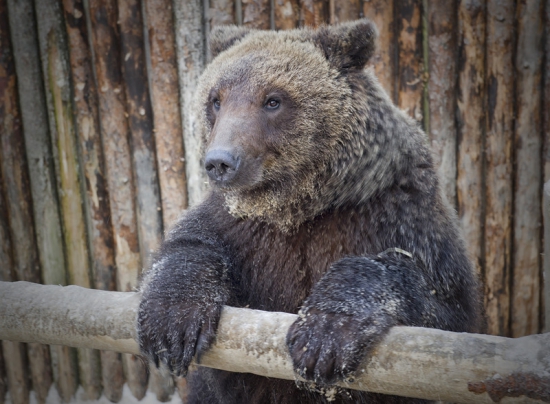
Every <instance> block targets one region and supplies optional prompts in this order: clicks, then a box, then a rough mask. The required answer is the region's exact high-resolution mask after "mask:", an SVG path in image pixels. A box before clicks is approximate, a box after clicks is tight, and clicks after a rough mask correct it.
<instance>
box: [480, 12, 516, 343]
mask: <svg viewBox="0 0 550 404" xmlns="http://www.w3.org/2000/svg"><path fill="white" fill-rule="evenodd" d="M514 7H515V5H514V1H489V2H488V3H487V38H486V41H487V51H486V58H487V62H486V68H487V71H486V77H487V78H486V83H487V84H486V86H487V88H486V91H487V93H486V94H487V114H486V123H485V125H486V140H485V147H484V150H485V176H486V177H485V191H484V192H485V204H486V205H485V206H486V208H485V218H484V231H485V236H484V237H483V240H484V241H483V243H484V245H483V251H484V257H483V258H482V260H483V262H484V263H485V264H484V265H485V267H484V284H485V307H486V310H487V319H488V332H489V333H490V334H495V335H509V326H510V318H509V310H510V281H511V270H512V260H511V259H512V221H511V217H512V183H513V180H512V170H513V167H512V145H513V137H514V132H513V130H514V129H513V128H514V126H513V125H514V71H513V53H514V49H513V35H514V24H515V22H514Z"/></svg>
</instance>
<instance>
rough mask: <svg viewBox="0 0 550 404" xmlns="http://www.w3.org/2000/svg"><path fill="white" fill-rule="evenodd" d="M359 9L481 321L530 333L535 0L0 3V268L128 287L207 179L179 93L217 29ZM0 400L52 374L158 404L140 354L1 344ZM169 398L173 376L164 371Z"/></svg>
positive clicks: (546, 168) (62, 386)
mask: <svg viewBox="0 0 550 404" xmlns="http://www.w3.org/2000/svg"><path fill="white" fill-rule="evenodd" d="M362 16H366V17H369V18H371V19H373V20H374V21H375V22H376V24H377V25H378V27H379V31H380V40H379V50H378V52H377V54H376V55H375V57H374V60H373V65H374V68H375V70H376V72H377V74H378V77H379V78H380V81H381V83H382V85H383V86H384V87H385V88H386V90H387V91H388V93H389V94H390V96H391V97H392V98H393V100H394V101H395V102H396V103H397V104H398V105H399V106H400V107H401V108H403V109H404V110H406V111H408V113H409V114H410V115H411V116H413V117H414V118H415V119H417V120H419V121H421V123H422V125H423V126H424V128H425V129H426V132H427V134H428V137H429V140H430V142H431V144H432V146H433V149H434V152H435V156H436V160H437V164H438V167H439V171H440V174H441V178H442V186H443V189H444V192H445V194H446V195H447V197H448V198H449V200H450V201H451V203H454V204H455V205H456V208H457V211H458V216H459V219H460V222H461V224H462V227H463V230H464V232H465V235H466V238H467V241H468V248H469V251H470V253H471V256H472V258H473V259H474V261H475V263H476V266H477V269H478V271H479V273H480V276H481V277H482V279H483V280H484V283H485V292H486V293H485V295H486V297H485V302H486V308H487V315H488V332H489V333H490V334H495V335H502V336H512V337H519V336H523V335H528V334H533V333H538V332H540V331H541V330H542V327H543V325H544V324H543V322H544V316H543V310H542V308H543V307H544V302H543V293H542V285H543V276H542V256H541V254H542V252H543V251H542V213H541V212H542V184H543V181H546V180H549V179H550V77H549V73H550V32H549V31H550V0H516V1H512V0H460V1H459V0H451V1H443V0H441V1H436V0H433V1H429V0H399V1H398V0H394V1H383V0H370V1H367V0H365V1H362V0H350V1H340V0H210V1H208V0H204V1H199V0H174V1H173V2H172V0H143V1H138V0H117V1H115V0H87V1H83V0H34V1H33V0H0V142H1V146H0V173H1V189H0V191H1V192H0V263H1V264H0V280H2V281H14V280H26V281H32V282H38V283H44V284H56V285H66V284H75V285H79V286H83V287H88V288H90V287H92V288H97V289H103V290H120V291H129V290H132V289H133V288H134V287H135V286H136V284H137V280H138V277H139V274H140V272H141V270H142V268H146V266H147V261H148V257H149V256H150V253H151V251H152V250H154V248H155V246H156V245H157V244H158V242H159V240H160V239H161V237H162V234H163V230H164V229H166V228H167V227H168V226H169V224H170V223H172V222H173V221H174V220H175V219H176V217H177V216H178V214H179V213H180V212H181V211H182V210H183V209H185V208H186V207H187V206H188V205H192V204H195V203H197V202H198V201H200V199H201V197H202V195H203V193H204V191H205V189H206V185H205V183H206V177H205V176H204V174H203V170H202V169H201V167H200V156H199V154H198V139H197V138H196V137H195V135H194V131H193V127H194V120H193V117H192V116H191V115H190V112H189V111H190V109H189V108H188V106H189V103H190V102H191V98H192V96H193V92H194V90H195V87H196V82H197V78H198V76H199V75H200V73H201V71H202V70H203V68H204V66H205V64H206V63H207V62H208V60H209V51H208V42H207V37H208V33H209V31H210V29H211V28H212V27H213V26H215V25H220V24H231V23H236V24H242V25H246V26H249V27H253V28H259V29H288V28H294V27H299V26H316V25H319V24H324V23H330V24H332V23H338V22H341V21H346V20H353V19H357V18H360V17H362ZM2 348H3V349H0V404H2V403H3V402H4V399H5V394H6V390H7V389H9V391H10V397H11V401H12V402H13V403H14V404H19V403H26V402H28V397H29V391H30V390H31V389H32V390H34V393H35V396H36V397H37V399H38V402H43V401H44V400H45V397H46V395H47V394H48V391H49V389H50V388H51V387H52V384H55V387H56V388H57V391H58V392H59V394H60V396H61V398H62V399H63V400H64V401H69V400H70V399H71V397H72V396H73V395H74V394H75V391H76V389H77V388H78V386H79V385H80V386H82V388H83V390H84V393H85V396H86V397H87V398H89V399H94V398H97V397H99V396H100V395H101V394H104V395H105V396H106V397H107V398H108V399H110V400H111V401H114V402H116V401H118V400H120V398H121V394H122V386H123V384H124V383H127V384H128V386H129V387H130V390H131V392H132V394H133V395H134V396H135V397H137V398H140V397H143V396H144V394H145V392H146V388H147V385H148V386H149V389H151V390H152V391H154V392H155V394H156V395H157V398H158V399H159V400H160V401H166V400H168V399H169V397H170V396H171V395H172V394H173V392H174V383H173V381H172V380H171V379H169V378H163V377H162V376H161V375H160V374H159V373H158V372H156V371H154V370H152V371H151V373H150V374H148V373H147V371H146V368H145V366H144V364H143V363H142V362H141V361H140V360H139V359H138V358H136V357H135V356H131V355H127V354H123V355H120V354H117V353H113V352H98V351H93V350H89V349H82V348H79V349H77V350H75V349H73V348H67V347H59V346H52V347H47V346H43V345H38V344H21V343H14V342H6V341H4V342H2ZM175 384H176V386H177V387H178V391H179V392H180V394H181V395H182V396H184V395H185V380H184V379H180V380H176V382H175Z"/></svg>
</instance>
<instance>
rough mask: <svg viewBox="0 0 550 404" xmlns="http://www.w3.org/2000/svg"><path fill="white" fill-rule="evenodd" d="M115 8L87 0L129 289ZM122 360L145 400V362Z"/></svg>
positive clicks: (122, 282)
mask: <svg viewBox="0 0 550 404" xmlns="http://www.w3.org/2000/svg"><path fill="white" fill-rule="evenodd" d="M117 14H118V12H117V7H116V2H115V1H114V0H91V1H90V2H89V15H90V21H91V26H92V43H93V49H94V51H95V59H94V66H95V76H96V79H97V86H98V90H99V91H98V102H99V103H98V105H99V115H100V131H101V137H102V147H103V154H104V156H105V168H106V174H107V186H108V189H109V206H110V211H111V215H110V216H111V223H112V226H113V234H114V239H115V262H116V267H117V289H118V290H121V291H127V290H132V289H133V288H134V287H135V286H136V285H137V279H138V276H139V273H140V269H141V260H140V251H139V241H138V229H137V220H136V210H135V209H136V207H135V192H134V180H133V173H132V161H131V152H130V143H129V139H128V136H129V129H128V122H127V114H126V95H125V94H126V92H125V90H124V83H123V79H122V72H121V69H120V68H121V64H122V58H121V55H120V52H119V46H120V43H119V39H120V34H119V29H118V25H117V20H118V15H117ZM123 365H124V372H125V377H126V381H127V383H128V387H129V388H130V390H131V391H132V394H133V395H134V396H135V397H136V398H137V399H138V400H141V399H142V398H143V397H144V396H145V392H146V386H147V371H146V366H145V365H144V364H143V363H142V362H140V361H138V360H135V358H132V357H131V356H128V355H124V356H123Z"/></svg>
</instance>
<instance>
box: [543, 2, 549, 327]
mask: <svg viewBox="0 0 550 404" xmlns="http://www.w3.org/2000/svg"><path fill="white" fill-rule="evenodd" d="M543 7H544V10H543V15H544V38H545V39H544V49H543V52H544V66H543V69H542V73H543V83H544V87H543V92H544V93H543V109H542V118H543V123H544V126H543V142H544V144H543V154H542V156H543V173H544V181H548V180H550V0H545V1H544V5H543ZM547 279H548V278H547ZM548 321H550V319H548V320H547V323H548Z"/></svg>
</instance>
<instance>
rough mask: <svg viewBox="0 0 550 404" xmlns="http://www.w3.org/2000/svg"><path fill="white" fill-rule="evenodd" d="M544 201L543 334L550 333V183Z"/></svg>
mask: <svg viewBox="0 0 550 404" xmlns="http://www.w3.org/2000/svg"><path fill="white" fill-rule="evenodd" d="M542 201H543V202H542V203H543V205H542V213H543V219H544V271H543V279H544V282H543V286H544V316H543V317H544V328H543V329H542V332H550V254H549V251H550V181H547V182H546V183H545V184H544V196H543V199H542Z"/></svg>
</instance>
